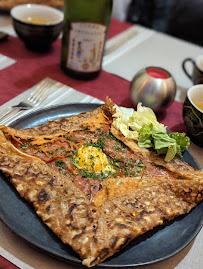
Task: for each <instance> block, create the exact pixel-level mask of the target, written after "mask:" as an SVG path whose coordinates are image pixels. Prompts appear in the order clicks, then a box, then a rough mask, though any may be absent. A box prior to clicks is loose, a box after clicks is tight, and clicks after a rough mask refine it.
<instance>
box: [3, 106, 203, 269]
mask: <svg viewBox="0 0 203 269" xmlns="http://www.w3.org/2000/svg"><path fill="white" fill-rule="evenodd" d="M96 107H98V104H64V105H58V106H52V107H48V108H45V109H42V110H38V111H35V112H33V113H30V114H28V115H26V116H24V117H22V118H20V119H18V120H16V121H15V122H13V123H12V124H11V125H10V126H11V127H14V128H18V129H20V128H21V129H24V128H32V127H34V126H37V125H39V124H43V123H45V122H47V119H50V120H55V119H57V118H60V117H66V116H70V115H73V114H78V113H81V112H85V111H90V110H93V109H95V108H96ZM182 159H183V160H184V161H185V162H187V163H189V164H190V165H191V166H193V167H195V168H197V169H200V168H199V165H198V163H197V162H196V160H195V159H194V157H193V156H192V155H191V154H190V152H189V151H188V150H186V151H185V154H184V156H183V158H182ZM0 178H1V180H0V218H1V219H2V221H3V222H4V223H5V224H6V225H7V226H8V227H9V228H10V229H11V230H12V231H14V232H15V233H16V234H17V235H18V236H20V237H22V238H24V239H25V240H27V241H28V242H29V243H31V244H32V245H33V246H35V247H37V248H38V249H40V250H42V251H44V252H45V253H47V254H49V255H52V256H55V257H56V258H59V259H63V260H65V261H67V262H72V263H76V264H80V265H81V260H80V258H79V257H78V255H77V254H76V253H75V252H74V251H73V250H72V249H71V247H69V246H67V245H65V244H63V243H62V242H61V241H60V240H59V239H58V238H57V237H56V236H55V235H54V234H53V233H52V232H51V231H50V230H49V228H47V226H46V225H45V224H43V222H42V221H41V220H40V218H39V217H38V216H37V215H36V214H35V212H34V210H33V209H32V207H31V206H30V205H29V204H28V203H27V202H26V201H25V200H24V199H22V198H21V197H20V196H19V195H18V193H17V192H16V190H15V189H14V188H13V186H12V185H11V184H9V183H8V182H7V180H6V178H5V176H4V175H3V174H0ZM202 212H203V203H202V202H201V203H200V204H199V205H198V206H197V207H196V208H194V209H193V210H192V211H191V212H190V213H189V214H186V215H184V216H180V217H178V218H176V219H175V220H173V221H171V222H169V223H168V224H167V225H163V226H159V227H157V228H155V229H154V230H152V231H149V232H147V233H146V234H144V235H142V236H140V237H138V238H137V239H135V240H133V241H132V242H131V243H130V244H129V245H128V246H127V247H125V248H124V249H123V250H122V251H120V252H119V253H117V254H115V255H113V256H112V257H111V258H109V259H107V260H106V261H104V262H103V263H101V264H100V265H98V266H97V267H107V268H108V267H109V268H110V267H121V268H123V267H130V266H138V265H144V264H151V263H155V262H158V261H161V260H164V259H167V258H169V257H171V256H173V255H175V254H176V253H178V252H179V251H181V250H182V249H183V248H184V247H186V246H187V245H188V244H189V243H190V242H191V240H192V239H193V238H194V237H195V236H196V235H197V233H198V232H199V230H200V229H201V226H202V224H203V215H202Z"/></svg>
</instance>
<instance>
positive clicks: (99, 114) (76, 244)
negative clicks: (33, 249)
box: [0, 98, 203, 267]
mask: <svg viewBox="0 0 203 269" xmlns="http://www.w3.org/2000/svg"><path fill="white" fill-rule="evenodd" d="M113 113H114V104H113V102H112V101H111V100H110V99H108V98H107V100H106V103H105V104H104V105H103V106H101V107H99V108H98V109H96V110H94V111H91V112H86V113H82V114H80V115H77V116H71V117H67V118H62V119H59V120H56V121H49V122H48V123H46V124H44V125H41V126H37V127H34V128H31V129H25V130H15V129H12V128H10V127H6V126H0V169H1V171H2V172H3V173H5V175H6V176H7V177H8V179H9V180H10V181H11V183H12V184H13V185H14V187H15V188H16V190H17V191H18V192H19V194H20V195H21V196H22V197H23V198H25V199H26V200H27V201H28V202H30V203H31V205H32V206H33V207H34V208H35V211H36V214H38V215H39V216H40V217H41V219H42V220H43V222H44V223H45V224H46V225H47V226H48V227H49V228H50V229H51V230H52V231H53V232H54V233H55V234H56V235H57V236H58V237H59V238H60V239H61V240H62V241H63V243H64V244H68V245H70V246H71V247H72V248H73V249H74V251H76V252H77V253H78V254H79V255H80V257H81V259H82V263H83V265H85V266H88V267H92V266H94V265H97V264H99V263H101V262H102V261H104V260H105V259H106V258H108V257H110V256H112V255H113V254H114V253H116V252H117V251H119V250H120V249H121V248H123V247H125V246H126V245H127V244H128V243H129V242H130V241H132V240H133V239H135V238H136V237H138V236H139V235H141V234H143V233H146V232H147V231H149V230H151V229H153V228H154V227H156V226H158V225H162V224H164V223H166V222H167V221H170V220H171V219H174V218H175V217H177V216H179V215H181V214H186V213H188V212H189V211H190V210H191V209H192V208H194V207H195V206H196V205H197V204H198V203H199V202H200V201H201V200H202V197H203V172H202V171H199V170H196V169H194V168H192V167H190V166H189V165H188V164H186V163H184V162H182V161H180V160H179V159H177V158H175V159H174V160H173V161H171V162H169V163H166V162H165V161H164V160H163V158H162V157H160V156H158V155H157V154H156V153H155V152H154V151H152V150H146V149H145V150H143V149H140V148H139V147H138V146H137V143H136V142H135V141H132V140H129V139H126V138H125V137H124V136H123V135H122V134H121V133H120V132H119V131H118V130H116V129H115V127H113V125H112V122H113V118H112V114H113ZM108 128H109V130H110V131H111V134H113V136H112V135H111V138H112V139H113V137H114V138H115V137H116V138H115V140H114V141H116V142H115V143H120V144H119V145H121V143H122V145H123V148H122V149H125V150H126V152H124V153H123V154H126V159H127V158H128V156H127V154H136V155H135V156H137V158H139V162H138V163H136V165H137V166H136V169H137V168H140V170H139V169H137V170H136V171H137V174H136V176H129V175H126V176H125V175H124V174H121V175H118V176H115V174H113V173H114V172H113V171H114V168H112V167H111V169H110V168H109V167H110V166H108V165H109V164H106V165H105V167H106V168H107V167H108V169H109V170H108V171H109V176H107V177H106V179H105V180H103V179H102V180H101V182H100V186H99V188H98V190H97V192H96V193H95V194H94V196H93V197H92V199H90V198H89V197H88V195H87V193H85V192H84V191H82V188H81V189H80V188H79V187H78V186H77V185H76V184H75V183H74V182H73V181H74V178H77V175H76V173H75V174H74V173H73V174H72V175H70V174H69V175H67V174H63V173H61V172H60V171H64V169H63V168H64V167H63V166H62V167H61V166H60V167H59V170H56V169H54V168H53V167H50V163H51V162H49V159H48V160H46V161H44V160H42V159H40V158H39V157H40V154H41V152H39V151H38V152H37V153H33V156H31V155H30V154H31V153H32V152H31V153H30V154H27V153H26V150H24V151H23V149H22V148H23V147H22V144H21V146H20V147H16V146H15V144H18V143H20V142H21V143H22V141H24V140H26V141H29V143H30V144H32V147H34V148H35V145H37V147H38V146H39V145H40V147H41V148H40V150H44V147H45V146H47V144H45V141H48V143H50V144H51V143H53V145H54V143H56V141H58V140H60V143H63V146H64V143H65V142H64V141H65V140H64V139H65V138H66V139H67V138H68V140H67V141H69V142H68V143H70V145H71V146H72V147H74V146H73V144H72V142H74V141H76V140H77V139H79V137H78V135H80V132H82V133H81V134H82V135H85V134H86V135H87V137H88V135H89V136H90V135H92V136H91V140H92V141H93V142H94V143H96V142H95V141H96V140H97V142H98V140H99V139H98V138H97V137H96V136H95V135H96V134H97V133H98V132H101V130H103V129H104V130H108ZM74 137H76V139H75V140H74V141H73V140H72V141H71V140H70V138H71V139H72V138H74ZM106 137H107V136H106ZM88 139H89V137H88ZM108 139H109V138H108V137H107V138H105V141H108ZM50 141H51V142H50ZM112 141H113V140H112ZM112 141H111V143H113V142H112ZM119 141H122V142H119ZM80 142H81V141H80ZM74 143H78V142H77V141H76V142H74ZM116 145H117V144H115V146H116ZM125 145H127V147H126V146H125ZM88 147H91V149H92V146H89V145H88ZM86 148H87V146H86V147H84V148H82V149H86ZM110 148H111V147H110V145H108V147H106V150H107V149H108V150H109V149H110ZM19 149H20V150H19ZM66 151H67V148H66ZM77 152H79V150H78V148H77ZM97 152H98V151H97ZM99 152H100V151H99ZM115 152H116V154H120V153H121V150H120V149H119V150H117V151H116V149H115ZM60 154H61V153H60ZM101 154H102V153H101ZM43 156H44V155H43ZM92 156H93V155H92ZM101 156H103V155H101ZM101 156H100V159H101V158H103V157H101ZM130 156H134V155H130ZM44 157H45V156H44ZM76 157H77V156H76ZM76 157H75V159H76ZM93 157H94V156H93ZM47 158H51V160H52V159H54V158H56V156H52V157H49V155H48V156H47ZM140 160H142V161H143V163H142V162H141V164H142V165H138V164H140ZM103 162H104V161H103ZM143 164H147V166H149V167H152V166H154V167H155V168H154V169H158V167H160V166H162V168H161V169H163V174H161V176H160V175H158V176H155V175H153V174H147V173H146V171H148V170H147V168H146V170H142V169H141V168H142V166H143ZM68 165H70V163H68ZM77 165H79V161H78V162H77ZM156 165H157V167H156ZM95 167H96V165H95ZM95 167H94V168H95ZM132 169H134V168H132ZM130 171H131V170H130ZM157 171H158V170H157ZM164 171H166V173H165V172H164ZM113 175H114V176H113ZM171 178H172V179H171Z"/></svg>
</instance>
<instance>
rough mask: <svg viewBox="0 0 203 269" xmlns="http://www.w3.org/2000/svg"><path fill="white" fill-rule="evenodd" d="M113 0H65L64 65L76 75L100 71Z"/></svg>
mask: <svg viewBox="0 0 203 269" xmlns="http://www.w3.org/2000/svg"><path fill="white" fill-rule="evenodd" d="M111 11H112V0H64V29H63V37H62V47H61V68H62V69H63V71H64V72H65V73H66V74H67V75H69V76H71V77H74V78H77V79H83V80H86V79H93V78H95V77H96V76H98V74H99V73H100V71H101V65H102V58H103V50H104V45H105V40H106V37H107V32H108V26H109V22H110V18H111Z"/></svg>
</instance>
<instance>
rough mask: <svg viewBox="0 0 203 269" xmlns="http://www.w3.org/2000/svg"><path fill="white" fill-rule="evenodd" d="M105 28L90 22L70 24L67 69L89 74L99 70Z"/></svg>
mask: <svg viewBox="0 0 203 269" xmlns="http://www.w3.org/2000/svg"><path fill="white" fill-rule="evenodd" d="M105 36H106V26H105V25H103V24H99V23H92V22H72V23H71V30H70V35H69V46H68V56H67V57H68V58H67V68H69V69H72V70H74V71H79V72H84V73H89V72H95V71H99V70H100V66H101V61H102V54H103V48H104V42H105Z"/></svg>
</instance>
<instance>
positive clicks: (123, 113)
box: [113, 103, 190, 162]
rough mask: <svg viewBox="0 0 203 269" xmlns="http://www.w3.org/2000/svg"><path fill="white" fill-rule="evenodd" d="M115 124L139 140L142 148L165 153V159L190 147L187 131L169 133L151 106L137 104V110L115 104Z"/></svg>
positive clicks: (127, 136)
mask: <svg viewBox="0 0 203 269" xmlns="http://www.w3.org/2000/svg"><path fill="white" fill-rule="evenodd" d="M115 108H116V113H115V114H114V118H115V119H114V121H113V125H114V126H115V128H116V129H118V130H120V131H121V133H122V134H123V135H124V136H125V137H126V138H130V139H134V140H136V141H137V142H138V146H139V147H141V148H154V149H155V150H156V151H157V153H158V154H159V155H162V154H164V155H165V161H167V162H169V161H171V160H172V159H173V158H174V157H175V156H178V157H181V156H182V152H183V151H184V150H185V149H186V148H188V147H189V145H190V139H189V137H187V136H186V135H185V133H178V132H171V133H167V128H166V126H164V125H163V124H162V123H159V122H158V121H157V118H156V115H155V114H154V112H153V110H152V109H151V108H149V107H144V106H142V104H141V103H139V104H138V105H137V111H135V110H134V109H132V108H125V107H119V106H115Z"/></svg>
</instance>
